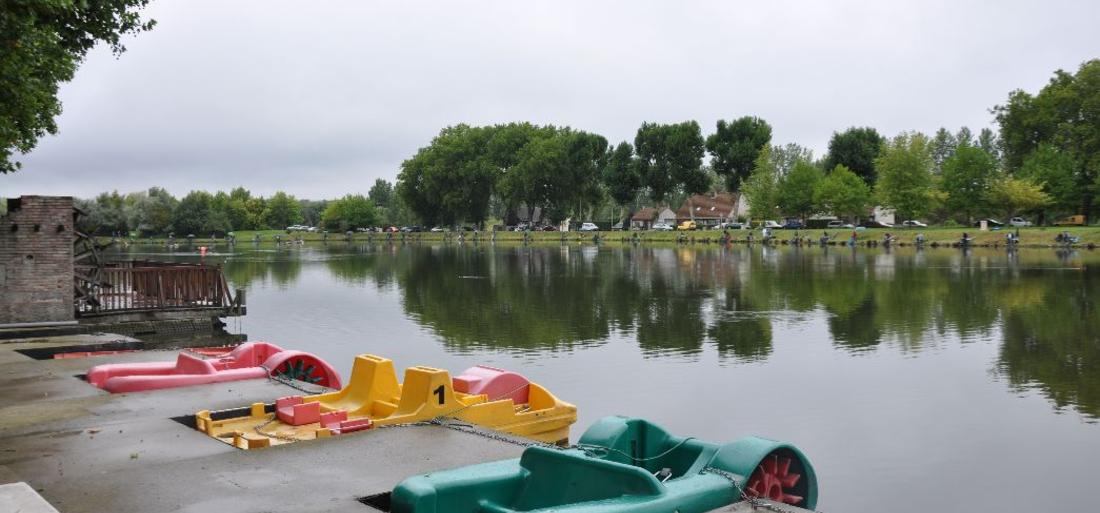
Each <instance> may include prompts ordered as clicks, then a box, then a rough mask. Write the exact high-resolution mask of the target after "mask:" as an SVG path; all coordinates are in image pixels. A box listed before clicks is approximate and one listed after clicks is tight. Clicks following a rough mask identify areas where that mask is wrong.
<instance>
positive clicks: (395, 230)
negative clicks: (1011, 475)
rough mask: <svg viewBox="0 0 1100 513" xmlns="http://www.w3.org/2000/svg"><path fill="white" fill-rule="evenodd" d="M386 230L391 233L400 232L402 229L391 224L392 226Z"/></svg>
mask: <svg viewBox="0 0 1100 513" xmlns="http://www.w3.org/2000/svg"><path fill="white" fill-rule="evenodd" d="M386 231H387V232H390V233H397V232H399V231H401V230H399V229H398V228H397V227H396V226H391V227H389V228H386Z"/></svg>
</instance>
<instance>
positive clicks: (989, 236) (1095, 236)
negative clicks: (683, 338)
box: [135, 226, 1100, 247]
mask: <svg viewBox="0 0 1100 513" xmlns="http://www.w3.org/2000/svg"><path fill="white" fill-rule="evenodd" d="M1009 231H1012V232H1015V231H1016V229H1015V228H1004V229H1002V230H990V231H984V232H983V231H979V230H978V229H977V228H941V227H928V228H893V229H886V228H873V229H867V230H858V231H857V232H856V233H857V237H858V240H859V242H861V243H864V242H867V241H876V242H877V241H881V240H882V239H883V236H884V235H885V234H886V233H890V234H891V235H893V236H894V237H896V238H897V240H898V241H899V242H901V243H912V242H913V241H914V239H915V237H916V235H917V234H918V233H923V234H924V236H925V242H926V243H927V244H931V243H936V244H938V245H944V244H952V243H955V242H958V241H959V240H960V239H961V238H962V234H963V233H964V232H965V233H967V234H969V236H970V237H971V238H973V239H974V242H973V244H974V245H1003V244H1004V242H1005V236H1006V235H1007V234H1008V233H1009ZM1019 231H1020V245H1021V246H1024V247H1049V246H1053V245H1054V237H1055V236H1056V235H1057V234H1058V233H1060V232H1062V231H1067V232H1069V233H1070V234H1071V235H1073V236H1076V237H1080V239H1081V240H1080V242H1078V244H1077V245H1078V246H1087V245H1089V244H1093V245H1097V246H1100V226H1080V227H1064V228H1063V227H1029V228H1020V229H1019ZM823 232H827V233H829V235H831V236H834V237H836V239H837V240H839V241H847V239H848V237H849V236H850V235H851V233H852V230H851V229H837V230H820V229H816V230H799V231H798V232H797V233H798V234H800V235H801V236H803V237H807V238H809V239H810V240H812V241H815V242H816V241H817V240H818V239H819V238H820V237H821V234H822V233H823ZM729 233H730V236H731V237H732V238H733V240H734V241H735V242H743V241H745V240H746V238H747V237H748V234H749V233H750V230H730V231H729ZM751 233H752V236H753V239H754V240H756V241H759V240H760V230H751ZM772 233H773V234H774V236H775V237H776V238H777V239H778V240H780V241H785V240H791V239H792V238H793V237H794V236H795V233H796V231H795V230H774V231H773V232H772ZM257 234H259V235H260V239H261V241H262V242H264V243H271V242H274V241H275V237H276V236H279V237H280V238H281V240H282V241H283V242H287V241H291V240H297V239H299V238H300V239H301V240H303V241H306V242H321V241H324V240H325V236H324V234H322V233H309V232H294V233H291V234H288V233H286V231H285V230H260V231H251V230H250V231H243V230H242V231H239V232H237V234H236V235H237V242H238V243H246V242H251V241H252V239H253V237H254V236H255V235H257ZM635 234H637V235H638V237H639V239H640V242H642V243H644V244H675V243H676V242H677V238H678V236H679V235H680V234H683V235H684V236H685V237H687V239H688V240H689V241H691V240H694V241H696V242H716V241H717V239H719V238H721V237H722V231H721V230H698V231H688V232H676V231H672V232H654V231H643V232H633V231H629V232H599V236H600V238H601V239H602V241H603V242H604V243H630V242H631V241H632V239H633V237H634V235H635ZM562 235H563V234H562V233H561V232H530V233H529V236H530V238H531V241H532V242H535V243H553V242H560V241H561V239H562ZM564 235H565V238H566V240H568V241H570V242H575V241H578V240H581V241H591V240H592V235H593V234H591V233H582V232H567V233H565V234H564ZM465 236H466V239H467V240H468V241H469V240H472V239H473V234H472V233H470V232H466V233H465ZM457 237H458V233H457V232H443V233H440V232H435V233H433V232H420V233H415V234H404V239H403V235H402V234H400V233H395V234H393V240H394V241H401V240H419V241H424V242H431V241H444V240H445V239H447V240H455V239H456V238H457ZM523 237H524V234H523V233H522V232H497V234H496V241H497V242H515V243H520V242H522V241H523ZM478 238H479V239H480V240H481V241H488V240H489V239H490V233H489V232H481V233H480V234H479V235H478ZM368 239H370V240H374V241H385V240H387V238H386V234H380V233H375V234H371V235H368V234H366V233H355V234H354V235H353V240H354V241H364V242H365V241H367V240H368ZM223 240H224V239H219V240H218V242H221V241H223ZM327 240H328V241H329V242H344V241H345V235H344V234H338V233H330V234H328V239H327ZM165 241H166V240H165V239H164V238H153V239H138V240H136V241H135V242H137V243H145V242H151V243H156V244H163V243H164V242H165ZM177 241H179V242H184V240H181V239H177ZM195 241H196V242H206V243H209V242H210V241H211V240H210V239H209V238H208V237H201V238H200V237H196V239H195Z"/></svg>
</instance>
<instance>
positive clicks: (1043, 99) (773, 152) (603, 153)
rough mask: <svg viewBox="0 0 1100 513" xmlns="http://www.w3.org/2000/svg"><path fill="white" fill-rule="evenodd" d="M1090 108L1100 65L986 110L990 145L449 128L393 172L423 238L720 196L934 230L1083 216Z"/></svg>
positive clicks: (692, 125) (731, 131) (764, 126)
mask: <svg viewBox="0 0 1100 513" xmlns="http://www.w3.org/2000/svg"><path fill="white" fill-rule="evenodd" d="M1097 104H1100V60H1092V61H1088V62H1085V63H1084V64H1082V65H1081V67H1080V69H1079V70H1078V72H1077V73H1076V74H1072V73H1067V72H1064V71H1061V70H1059V71H1058V72H1056V73H1055V76H1054V78H1053V79H1051V81H1050V83H1049V84H1048V85H1047V86H1046V87H1044V88H1043V89H1042V90H1041V91H1040V92H1039V93H1038V94H1036V95H1031V94H1029V93H1026V92H1024V91H1020V90H1017V91H1013V92H1012V93H1011V94H1010V95H1009V98H1008V102H1007V103H1006V104H1005V105H1001V106H997V107H994V108H993V110H992V112H993V114H994V115H995V119H996V121H997V123H998V125H999V127H1000V134H999V135H998V134H997V133H995V132H994V131H993V130H991V129H988V128H986V129H982V130H981V131H980V132H979V133H978V134H977V136H975V135H974V134H973V133H972V132H971V131H970V130H969V129H968V128H965V127H964V128H962V129H961V130H958V131H957V132H951V131H948V130H947V129H944V128H941V129H939V130H938V131H937V132H936V133H935V134H934V135H933V136H931V137H929V136H927V135H924V134H920V133H916V132H907V133H902V134H899V135H897V136H895V137H893V138H889V139H888V138H885V137H883V136H882V135H880V134H879V133H878V131H876V130H875V129H874V128H869V127H859V128H849V129H847V130H844V131H841V132H837V133H834V134H833V137H832V139H831V140H830V142H829V147H828V153H827V154H826V155H825V156H824V158H822V159H814V157H813V154H812V152H810V151H809V150H807V149H805V148H803V147H801V146H799V145H797V144H787V145H784V146H777V145H773V144H772V138H771V135H772V134H771V132H772V130H771V126H770V125H769V124H768V123H767V122H766V121H765V120H763V119H760V118H757V117H751V116H747V117H742V118H738V119H734V120H732V121H726V120H719V121H718V123H717V125H716V127H715V130H714V132H713V133H711V134H709V135H707V136H706V137H704V135H703V133H702V131H701V129H700V127H699V124H698V123H697V122H695V121H685V122H682V123H674V124H659V123H643V124H642V126H641V127H639V128H638V131H637V133H636V135H635V137H634V141H633V145H631V144H630V143H628V142H625V141H624V142H621V143H619V144H618V145H611V144H609V143H608V141H607V139H606V138H604V137H603V136H600V135H597V134H591V133H587V132H584V131H579V130H575V129H572V128H569V127H555V126H536V125H532V124H530V123H510V124H503V125H494V126H484V127H472V126H467V125H456V126H452V127H448V128H445V129H443V130H442V131H441V132H440V133H439V135H438V136H437V137H435V138H434V139H433V140H432V141H431V143H430V144H429V145H428V146H426V147H424V148H421V149H420V150H419V151H418V152H417V153H416V154H415V155H414V156H413V157H411V158H410V159H408V160H406V161H405V162H404V163H403V164H402V166H401V172H400V175H399V176H398V179H397V185H396V188H397V192H398V196H399V197H401V198H402V199H403V200H404V201H405V203H406V204H407V205H408V206H409V208H410V209H411V210H412V212H413V213H414V214H416V216H417V217H418V218H419V219H420V220H422V221H423V222H424V223H425V224H456V223H479V222H481V221H484V220H485V219H487V218H488V217H490V216H496V217H502V218H504V217H507V216H508V215H509V213H512V212H516V211H517V207H521V206H525V207H538V208H540V209H541V211H542V212H543V213H544V214H545V215H546V216H547V218H548V219H549V220H550V221H554V222H557V221H561V220H563V219H565V218H568V217H572V218H581V219H591V218H593V217H594V216H596V213H597V212H600V211H601V209H602V208H603V207H606V206H609V205H613V206H618V207H620V208H619V209H618V212H619V215H620V216H621V215H622V214H624V213H625V212H626V211H629V210H631V209H633V208H637V207H638V206H641V205H643V204H648V205H655V204H661V203H668V204H671V205H672V206H673V207H674V208H675V207H676V206H678V205H679V203H678V201H676V200H679V199H682V198H683V197H685V196H687V195H690V194H699V193H705V192H708V191H713V192H716V191H726V190H728V191H739V192H742V193H743V194H744V195H745V197H746V199H747V200H748V203H749V206H750V210H751V214H752V216H753V217H754V218H757V219H761V218H775V217H779V216H786V217H806V216H808V215H812V214H817V213H822V214H835V215H838V216H841V217H860V216H865V215H867V213H868V211H869V209H870V208H871V207H872V206H873V205H881V206H884V207H888V208H893V209H895V210H896V211H897V212H898V215H899V217H900V218H902V219H914V218H924V219H928V220H931V221H933V222H952V221H953V222H959V223H969V222H971V221H972V220H974V219H975V218H978V217H982V216H988V215H996V216H1012V215H1015V214H1035V215H1039V216H1041V217H1045V218H1048V219H1049V218H1051V217H1053V216H1055V215H1064V214H1070V213H1081V214H1092V213H1093V212H1094V210H1095V206H1094V205H1095V203H1096V202H1095V198H1096V196H1097V193H1098V192H1100V181H1098V179H1100V110H1098V109H1096V108H1095V105H1097ZM708 155H709V157H710V159H709V162H706V163H704V157H705V156H708ZM603 211H605V212H606V211H611V209H603ZM613 217H614V216H613ZM619 218H621V217H619Z"/></svg>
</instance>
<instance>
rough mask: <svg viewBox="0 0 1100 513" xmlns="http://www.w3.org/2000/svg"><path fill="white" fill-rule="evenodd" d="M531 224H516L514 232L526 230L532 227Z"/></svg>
mask: <svg viewBox="0 0 1100 513" xmlns="http://www.w3.org/2000/svg"><path fill="white" fill-rule="evenodd" d="M530 226H531V225H529V224H527V223H519V224H517V225H516V227H515V228H512V231H514V232H522V231H526V230H527V229H528V228H530Z"/></svg>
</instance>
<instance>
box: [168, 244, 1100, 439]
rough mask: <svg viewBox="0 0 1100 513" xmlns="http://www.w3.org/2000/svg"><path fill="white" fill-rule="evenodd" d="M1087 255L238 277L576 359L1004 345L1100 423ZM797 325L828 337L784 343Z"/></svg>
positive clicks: (731, 253)
mask: <svg viewBox="0 0 1100 513" xmlns="http://www.w3.org/2000/svg"><path fill="white" fill-rule="evenodd" d="M223 250H224V251H226V252H227V253H229V250H228V249H224V248H223ZM180 258H190V257H186V256H184V257H180ZM1089 263H1100V255H1097V254H1094V253H1091V252H1084V253H1076V252H1055V251H1040V250H1034V251H1032V250H1021V251H1011V252H1005V251H993V250H982V249H975V250H970V251H966V252H963V251H956V250H929V251H916V250H913V249H911V248H895V249H892V250H891V251H890V252H884V251H865V250H854V249H850V248H835V247H833V248H818V247H813V248H762V247H759V246H757V247H746V246H735V247H732V248H716V247H714V246H709V247H701V248H667V247H666V248H652V247H625V248H619V247H601V248H596V247H593V246H587V247H578V246H575V245H574V246H564V247H557V246H533V247H517V246H493V245H491V244H480V245H471V244H468V245H465V246H463V247H458V246H453V245H452V246H436V247H432V246H427V245H423V246H421V245H409V246H404V245H400V244H333V245H329V246H326V247H304V248H291V249H287V248H276V249H272V248H266V249H265V248H264V247H260V248H253V247H246V248H241V249H240V250H239V252H238V253H235V254H232V256H231V257H229V258H228V259H227V260H226V261H225V265H226V272H227V275H228V278H229V279H230V280H231V281H232V283H233V286H235V287H243V288H249V287H256V286H261V285H262V286H267V284H272V285H275V286H277V287H290V286H293V285H294V284H295V283H296V282H298V281H299V280H303V279H307V278H305V276H304V269H306V268H307V267H308V268H309V269H319V270H321V272H323V273H327V275H328V276H329V278H330V280H332V281H334V282H336V283H338V284H342V285H344V286H347V287H353V288H364V287H377V288H380V289H387V290H389V289H395V290H396V291H397V293H398V294H399V297H400V301H401V303H400V308H401V310H402V311H403V312H404V314H405V315H406V316H408V317H409V318H411V319H413V320H414V321H415V322H416V323H417V324H418V325H419V326H421V327H422V328H424V329H426V330H429V331H430V332H431V333H432V334H433V335H434V338H435V339H437V340H439V341H440V342H441V343H442V344H443V345H444V347H446V348H447V349H449V350H451V351H452V352H456V353H461V352H469V351H501V352H509V353H528V352H532V351H541V352H549V353H553V352H560V351H577V350H582V349H586V348H594V347H599V346H603V345H605V344H608V343H609V341H611V340H615V339H619V338H622V339H625V340H628V341H630V342H629V343H631V344H636V347H637V348H638V350H639V351H640V352H641V354H642V355H643V356H644V357H645V358H677V359H680V360H687V361H693V360H697V359H700V358H702V357H703V355H704V354H706V353H707V352H708V351H709V352H712V353H714V354H717V356H718V358H720V359H722V360H725V361H728V362H731V363H735V364H737V363H759V362H764V361H767V360H768V359H769V358H772V356H773V354H774V353H775V352H776V351H777V346H778V345H779V344H786V345H788V346H787V347H797V345H798V344H812V343H816V342H817V341H819V340H824V341H827V343H829V344H831V345H832V347H834V348H835V349H836V350H838V351H840V352H842V353H843V354H851V355H864V354H871V353H873V352H876V351H882V350H883V348H884V347H887V348H891V349H893V350H895V351H900V352H902V353H904V354H907V355H912V356H918V355H920V354H921V353H922V352H923V351H925V350H926V349H928V348H933V347H938V346H939V345H942V344H967V343H970V342H973V341H982V340H995V341H996V342H997V343H998V344H999V345H1000V349H999V354H998V356H997V358H996V361H995V362H991V363H990V365H991V367H992V368H993V370H994V376H995V377H997V378H999V379H1003V380H1005V381H1006V382H1007V383H1008V384H1009V385H1010V386H1012V387H1013V388H1016V389H1019V390H1037V391H1039V392H1041V393H1042V394H1043V395H1045V396H1046V397H1048V398H1049V400H1050V401H1051V402H1053V403H1054V404H1055V405H1056V407H1058V408H1065V407H1071V408H1075V409H1076V410H1078V411H1080V412H1082V413H1083V414H1084V415H1086V416H1087V417H1090V418H1096V417H1100V335H1098V332H1100V331H1098V328H1100V314H1098V311H1097V305H1096V304H1095V299H1093V298H1094V297H1096V294H1097V292H1100V290H1098V287H1100V280H1098V278H1097V271H1093V270H1092V269H1091V268H1090V267H1089V266H1088V265H1086V264H1089ZM312 266H315V267H312ZM315 275H316V272H315V271H309V272H308V276H309V278H308V279H318V278H317V277H316V276H315ZM777 323H780V324H779V325H777ZM787 324H794V325H804V326H815V329H816V326H820V331H822V332H821V333H820V334H819V335H816V338H814V339H813V340H777V339H776V337H775V336H774V335H773V334H774V333H776V332H778V331H779V330H778V329H777V328H779V327H780V326H783V325H787ZM987 370H988V369H982V370H981V372H986V371H987Z"/></svg>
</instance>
